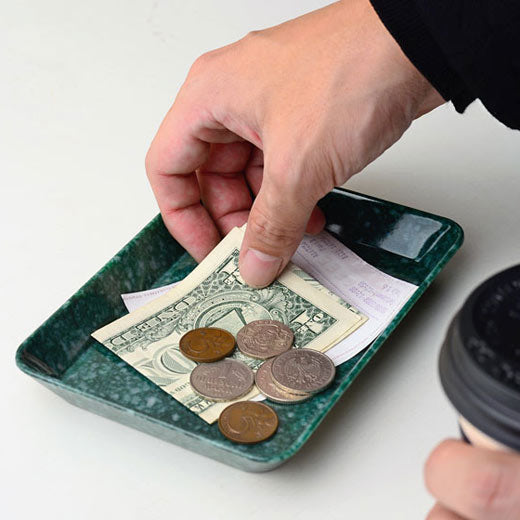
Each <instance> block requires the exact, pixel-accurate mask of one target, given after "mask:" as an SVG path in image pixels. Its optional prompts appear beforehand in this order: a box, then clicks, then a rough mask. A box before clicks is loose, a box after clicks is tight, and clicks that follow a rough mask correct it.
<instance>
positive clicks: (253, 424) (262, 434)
mask: <svg viewBox="0 0 520 520" xmlns="http://www.w3.org/2000/svg"><path fill="white" fill-rule="evenodd" d="M218 427H219V430H220V432H221V433H222V435H224V436H225V437H227V438H228V439H229V440H231V441H233V442H239V443H241V444H254V443H255V442H262V441H265V440H266V439H268V438H269V437H271V436H272V435H273V434H274V432H276V429H277V428H278V416H277V415H276V412H275V411H274V410H273V409H272V408H271V407H270V406H268V405H266V404H263V403H258V402H256V401H241V402H239V403H234V404H231V405H229V406H228V407H227V408H225V409H224V410H223V411H222V413H221V414H220V417H219V418H218Z"/></svg>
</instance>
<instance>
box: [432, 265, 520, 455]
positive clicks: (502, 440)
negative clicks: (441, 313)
mask: <svg viewBox="0 0 520 520" xmlns="http://www.w3.org/2000/svg"><path fill="white" fill-rule="evenodd" d="M439 372H440V377H441V383H442V386H443V388H444V391H445V392H446V395H447V396H448V398H449V400H450V401H451V403H452V404H453V406H454V407H455V408H456V410H457V411H458V413H459V424H460V429H461V433H462V436H463V437H464V438H465V440H467V441H468V442H470V443H472V444H475V445H478V446H483V447H488V448H492V449H501V450H509V451H520V265H517V266H514V267H511V268H509V269H506V270H505V271H502V272H500V273H498V274H496V275H495V276H493V277H491V278H489V279H488V280H486V281H485V282H484V283H482V284H481V285H480V286H479V287H477V288H476V289H475V290H474V291H473V292H472V293H471V294H470V296H469V297H468V299H467V300H466V301H465V302H464V305H463V306H462V308H461V309H460V310H459V312H458V313H457V315H456V316H455V318H454V319H453V321H452V322H451V325H450V327H449V329H448V333H447V335H446V339H445V341H444V344H443V346H442V349H441V354H440V357H439Z"/></svg>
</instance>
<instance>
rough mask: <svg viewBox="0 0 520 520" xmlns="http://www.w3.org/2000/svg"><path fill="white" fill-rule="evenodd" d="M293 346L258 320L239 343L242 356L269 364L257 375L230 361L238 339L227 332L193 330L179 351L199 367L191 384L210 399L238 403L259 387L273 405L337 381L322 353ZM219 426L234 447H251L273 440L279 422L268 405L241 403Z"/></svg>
mask: <svg viewBox="0 0 520 520" xmlns="http://www.w3.org/2000/svg"><path fill="white" fill-rule="evenodd" d="M293 340H294V334H293V332H292V331H291V329H290V328H289V327H287V325H284V324H283V323H281V322H279V321H276V320H257V321H253V322H251V323H248V324H247V325H245V326H244V327H242V329H240V330H239V331H238V334H237V341H236V343H237V345H238V348H239V350H240V351H241V352H242V353H243V354H245V355H246V356H249V357H251V358H255V359H261V360H264V362H263V363H262V365H261V366H260V368H259V369H258V370H257V372H256V375H255V374H254V372H253V371H252V370H251V368H249V367H248V366H247V365H246V364H245V363H243V362H241V361H238V360H236V359H225V358H226V357H227V356H229V355H231V354H232V353H233V351H234V349H235V338H234V337H233V335H232V334H230V333H229V332H227V331H225V330H223V329H217V328H210V327H206V328H200V329H194V330H191V331H189V332H187V333H186V334H185V335H184V336H183V337H182V338H181V340H180V344H179V348H180V351H181V352H182V353H183V354H184V355H185V356H186V357H187V358H189V359H191V360H192V361H196V362H198V363H199V365H197V366H196V367H195V368H194V369H193V371H192V373H191V375H190V384H191V386H192V388H193V390H194V392H196V393H197V394H198V395H200V396H201V397H203V398H205V399H209V400H212V401H232V400H235V399H239V398H240V397H243V396H244V395H246V394H247V393H248V392H249V391H250V390H251V388H252V387H253V385H254V384H255V383H256V386H257V387H258V389H259V390H260V391H261V392H262V393H263V394H264V395H265V396H266V397H267V399H269V400H270V401H273V402H275V403H279V404H295V403H300V402H302V401H305V400H307V399H310V398H311V397H312V396H313V395H314V394H316V393H317V392H320V391H322V390H324V389H325V388H327V387H328V386H329V385H330V384H331V383H332V381H333V380H334V375H335V367H334V364H333V363H332V361H331V360H330V358H328V357H327V356H325V355H324V354H321V353H320V352H317V351H314V350H310V349H293V348H292V346H293ZM218 426H219V429H220V431H221V432H222V434H223V435H224V436H225V437H227V438H228V439H230V440H231V441H233V442H238V443H244V444H252V443H256V442H261V441H264V440H267V439H268V438H270V437H271V436H272V435H274V433H275V432H276V430H277V428H278V416H277V414H276V412H275V411H274V410H273V409H272V408H271V407H270V406H268V405H266V404H263V403H258V402H254V401H242V402H238V403H234V404H231V405H230V406H228V407H227V408H225V409H224V411H223V412H222V413H221V414H220V417H219V420H218Z"/></svg>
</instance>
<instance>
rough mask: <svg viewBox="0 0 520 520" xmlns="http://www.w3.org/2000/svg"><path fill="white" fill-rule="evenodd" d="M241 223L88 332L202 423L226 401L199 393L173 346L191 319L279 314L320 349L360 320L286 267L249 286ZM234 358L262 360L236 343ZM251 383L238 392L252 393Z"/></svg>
mask: <svg viewBox="0 0 520 520" xmlns="http://www.w3.org/2000/svg"><path fill="white" fill-rule="evenodd" d="M243 233H244V231H243V229H238V228H235V229H234V230H232V231H231V232H230V233H229V234H228V235H227V237H226V238H224V240H222V242H221V243H220V244H219V245H218V246H217V247H216V248H215V249H214V250H213V251H212V252H211V253H210V254H209V255H208V257H206V258H205V259H204V260H203V261H202V262H201V263H200V264H199V265H198V266H197V267H196V268H195V269H194V270H193V271H192V273H190V274H189V275H188V276H187V277H186V278H185V279H184V280H183V281H182V282H180V283H178V284H177V285H176V286H175V287H173V288H172V289H171V290H170V291H168V292H167V293H166V294H164V295H163V296H161V297H159V298H157V299H156V300H153V301H152V302H150V303H148V304H147V305H145V306H144V307H141V308H139V309H137V310H136V311H134V312H132V313H130V314H128V315H126V316H123V317H122V318H120V319H118V320H116V321H114V322H112V323H110V324H109V325H106V326H105V327H103V328H101V329H99V330H97V331H96V332H94V333H93V334H92V336H93V337H94V338H95V339H96V340H98V341H99V342H101V343H102V344H103V345H104V346H105V347H107V348H108V349H110V350H111V351H112V352H114V353H115V354H117V355H118V356H119V357H120V358H121V359H123V360H124V361H125V362H127V363H128V364H130V365H131V366H132V367H134V368H135V369H136V370H138V371H139V372H140V373H141V374H142V375H144V376H145V377H147V378H148V379H150V380H151V381H152V382H154V383H155V384H156V385H158V386H159V387H160V388H161V389H162V390H164V391H165V392H167V393H168V394H170V395H171V396H172V397H174V398H175V399H176V400H177V401H179V402H180V403H182V404H183V405H184V406H186V407H187V408H189V409H190V410H191V411H192V412H194V413H195V414H197V415H198V416H199V417H201V418H202V419H204V420H205V421H206V422H208V423H213V422H214V421H216V420H217V419H218V417H219V415H220V413H221V411H222V410H223V409H224V408H225V407H226V406H227V405H229V403H216V402H214V401H209V400H206V399H204V398H202V397H200V396H198V395H197V394H196V393H195V392H194V391H193V390H192V388H191V385H190V383H189V377H190V373H191V371H192V370H193V368H194V367H195V366H196V364H195V363H194V362H192V361H190V360H188V359H187V358H185V357H184V356H183V355H182V354H181V353H180V351H179V339H180V338H181V337H182V335H183V334H184V333H186V332H188V331H189V330H192V329H194V328H197V327H219V328H222V329H225V330H228V331H229V332H231V333H232V334H234V335H236V333H237V332H238V330H240V328H242V327H243V326H244V325H245V324H246V323H249V322H251V321H253V320H259V319H274V320H279V321H281V322H283V323H285V324H286V325H288V326H289V327H290V328H291V329H292V330H293V332H294V336H295V340H294V346H295V348H303V347H305V348H312V349H315V350H319V351H322V352H323V351H326V350H327V349H329V348H330V347H332V346H333V345H334V344H335V343H337V341H339V340H340V339H342V338H344V337H345V336H346V335H348V334H349V333H350V332H353V331H354V330H356V329H357V328H358V327H359V325H361V324H362V323H363V321H364V316H363V315H361V314H360V313H358V312H357V311H355V310H353V309H351V308H349V307H348V306H344V305H342V304H341V303H338V301H336V300H335V299H334V298H332V297H331V296H329V295H328V294H327V293H326V292H323V291H320V290H317V289H316V288H315V287H313V286H312V285H311V284H310V283H308V282H306V281H305V280H303V279H302V278H301V277H299V276H297V275H295V274H294V273H292V272H291V271H290V269H287V270H285V271H284V273H282V275H281V276H280V277H279V278H278V279H277V280H276V281H275V282H273V283H272V284H271V285H270V286H269V287H266V288H264V289H253V288H251V287H249V286H248V285H247V284H245V282H244V281H243V280H242V278H241V277H240V273H239V269H238V257H239V252H240V245H241V243H242V238H243ZM233 357H234V358H236V359H239V360H240V361H243V362H245V363H247V364H248V365H249V366H250V367H251V368H253V369H256V368H258V366H259V364H261V361H259V360H255V359H252V358H248V357H247V356H244V355H243V354H242V353H240V352H239V351H237V352H235V354H234V355H233ZM258 394H259V392H258V390H257V389H256V388H255V389H254V390H252V391H251V392H250V393H249V394H247V395H246V396H244V397H242V398H241V399H240V400H249V399H252V398H255V397H256V396H258Z"/></svg>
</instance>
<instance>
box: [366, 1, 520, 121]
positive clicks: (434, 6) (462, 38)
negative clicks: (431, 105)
mask: <svg viewBox="0 0 520 520" xmlns="http://www.w3.org/2000/svg"><path fill="white" fill-rule="evenodd" d="M370 1H371V3H372V5H373V7H374V9H375V11H376V12H377V14H378V15H379V17H380V19H381V21H382V22H383V24H384V25H385V26H386V28H387V29H388V31H389V32H390V33H391V34H392V36H393V37H394V38H395V40H396V41H397V43H398V44H399V45H400V47H401V49H402V50H403V52H404V53H405V54H406V55H407V56H408V58H409V59H410V61H411V62H412V63H413V64H414V65H415V66H416V67H417V69H419V71H420V72H421V73H422V74H423V75H424V76H425V77H426V78H427V79H428V80H429V81H430V83H431V84H432V85H433V86H434V87H435V88H436V89H437V91H438V92H439V93H440V94H441V96H443V97H444V99H446V100H447V101H452V103H453V104H454V106H455V108H456V109H457V111H459V112H463V111H464V110H465V108H466V107H467V106H468V105H469V104H470V103H471V102H472V101H473V100H475V99H477V98H478V99H480V100H481V101H482V103H483V104H484V105H485V107H486V108H487V109H488V110H489V111H490V112H491V113H492V114H493V115H494V116H495V117H496V118H497V119H499V120H500V121H502V122H503V123H504V124H506V125H507V126H509V127H511V128H515V129H520V0H370Z"/></svg>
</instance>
